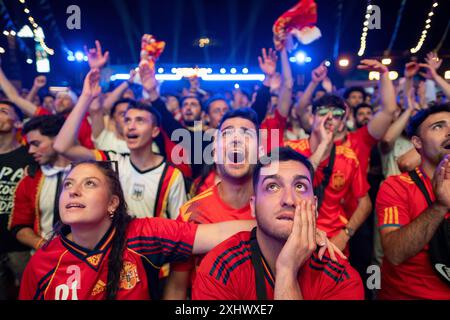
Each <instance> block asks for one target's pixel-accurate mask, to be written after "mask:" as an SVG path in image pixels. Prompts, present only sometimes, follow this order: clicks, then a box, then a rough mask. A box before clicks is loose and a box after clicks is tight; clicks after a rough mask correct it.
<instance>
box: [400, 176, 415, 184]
mask: <svg viewBox="0 0 450 320" xmlns="http://www.w3.org/2000/svg"><path fill="white" fill-rule="evenodd" d="M398 177H399V178H400V180H402V181H403V182H406V183H408V184H414V181H413V180H412V179H411V178H410V177H409V176H404V175H401V176H398Z"/></svg>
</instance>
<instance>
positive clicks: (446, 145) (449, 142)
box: [442, 139, 450, 150]
mask: <svg viewBox="0 0 450 320" xmlns="http://www.w3.org/2000/svg"><path fill="white" fill-rule="evenodd" d="M442 147H443V148H444V149H446V150H450V139H448V140H446V141H445V142H444V143H443V144H442Z"/></svg>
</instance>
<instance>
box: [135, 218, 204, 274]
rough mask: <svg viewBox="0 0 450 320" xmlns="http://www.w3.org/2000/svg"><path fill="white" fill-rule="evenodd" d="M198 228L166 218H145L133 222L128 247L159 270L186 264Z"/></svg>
mask: <svg viewBox="0 0 450 320" xmlns="http://www.w3.org/2000/svg"><path fill="white" fill-rule="evenodd" d="M196 231H197V225H195V224H191V223H185V222H179V221H175V220H169V219H164V218H143V219H135V220H133V221H132V222H131V224H130V227H129V232H128V235H127V247H128V248H129V249H131V250H132V251H135V252H137V253H138V254H140V255H142V256H144V257H145V258H146V259H148V260H149V261H150V262H151V263H152V265H155V266H157V267H160V266H162V265H163V264H165V263H171V262H176V261H185V260H187V259H188V258H189V257H190V256H191V254H192V249H193V246H194V240H195V234H196Z"/></svg>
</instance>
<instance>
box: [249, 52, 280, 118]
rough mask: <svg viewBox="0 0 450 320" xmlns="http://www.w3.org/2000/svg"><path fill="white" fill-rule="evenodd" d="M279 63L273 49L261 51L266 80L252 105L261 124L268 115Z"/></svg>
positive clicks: (262, 67)
mask: <svg viewBox="0 0 450 320" xmlns="http://www.w3.org/2000/svg"><path fill="white" fill-rule="evenodd" d="M277 61H278V56H277V53H276V51H274V50H273V49H272V48H270V49H269V50H266V49H264V48H263V49H262V50H261V56H259V57H258V63H259V68H260V69H261V71H262V72H263V73H264V75H265V78H264V81H263V86H262V87H261V88H260V89H259V90H258V92H257V94H256V100H255V102H254V103H253V105H252V108H253V109H254V110H255V111H256V113H257V114H258V119H259V122H260V123H261V122H263V120H264V119H265V117H266V114H267V106H268V104H269V101H270V84H271V81H272V78H273V77H274V76H275V74H276V71H277Z"/></svg>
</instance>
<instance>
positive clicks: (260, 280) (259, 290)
mask: <svg viewBox="0 0 450 320" xmlns="http://www.w3.org/2000/svg"><path fill="white" fill-rule="evenodd" d="M250 250H251V259H252V265H253V268H254V269H255V283H256V298H257V299H258V300H267V294H266V282H265V280H264V267H263V265H262V256H261V251H260V250H259V247H258V241H257V240H256V228H253V230H252V233H251V238H250Z"/></svg>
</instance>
